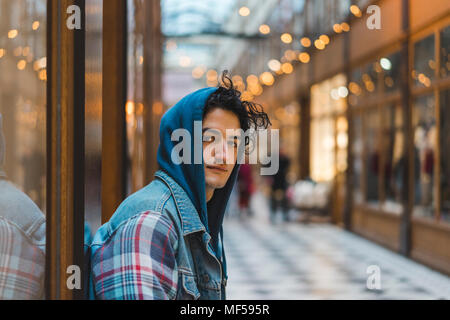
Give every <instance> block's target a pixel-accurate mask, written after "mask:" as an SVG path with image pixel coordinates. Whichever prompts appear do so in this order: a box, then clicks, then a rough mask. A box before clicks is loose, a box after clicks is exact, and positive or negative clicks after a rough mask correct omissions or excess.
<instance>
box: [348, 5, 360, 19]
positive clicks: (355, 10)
mask: <svg viewBox="0 0 450 320" xmlns="http://www.w3.org/2000/svg"><path fill="white" fill-rule="evenodd" d="M350 12H351V13H353V15H354V16H355V17H358V18H361V16H362V12H361V9H359V7H358V6H357V5H351V6H350Z"/></svg>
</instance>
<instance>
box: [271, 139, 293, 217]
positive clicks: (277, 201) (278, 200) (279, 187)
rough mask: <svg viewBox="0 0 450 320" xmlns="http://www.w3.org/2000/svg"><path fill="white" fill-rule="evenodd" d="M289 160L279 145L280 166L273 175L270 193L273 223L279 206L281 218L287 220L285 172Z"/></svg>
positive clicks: (287, 206)
mask: <svg viewBox="0 0 450 320" xmlns="http://www.w3.org/2000/svg"><path fill="white" fill-rule="evenodd" d="M289 166H290V160H289V158H288V156H287V154H286V152H285V150H284V147H283V146H280V166H279V169H278V172H277V173H276V174H275V175H274V176H273V180H272V185H271V195H270V207H271V211H270V220H271V221H272V223H275V217H276V214H277V212H278V209H280V208H281V210H282V213H283V220H284V221H286V222H287V221H289V202H288V198H287V189H288V187H289V185H288V182H287V180H286V176H287V172H288V170H289Z"/></svg>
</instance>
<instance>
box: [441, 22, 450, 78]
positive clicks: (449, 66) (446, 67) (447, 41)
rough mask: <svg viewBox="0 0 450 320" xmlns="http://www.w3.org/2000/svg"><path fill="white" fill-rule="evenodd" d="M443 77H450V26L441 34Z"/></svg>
mask: <svg viewBox="0 0 450 320" xmlns="http://www.w3.org/2000/svg"><path fill="white" fill-rule="evenodd" d="M440 73H441V77H442V78H445V77H448V76H449V75H450V26H448V27H447V28H445V29H444V30H442V32H441V71H440Z"/></svg>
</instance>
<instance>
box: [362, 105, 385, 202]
mask: <svg viewBox="0 0 450 320" xmlns="http://www.w3.org/2000/svg"><path fill="white" fill-rule="evenodd" d="M365 127H366V139H365V140H366V148H367V149H366V150H367V151H366V166H367V167H366V181H367V183H366V201H367V202H368V203H372V204H373V203H378V201H379V200H380V199H379V192H378V190H379V185H380V181H379V180H380V174H379V172H380V165H381V163H380V162H381V157H380V150H381V149H380V147H381V141H380V136H379V134H378V132H379V129H380V114H379V112H378V110H377V109H376V108H373V109H371V110H370V111H369V112H367V114H366V121H365Z"/></svg>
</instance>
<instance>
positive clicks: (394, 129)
mask: <svg viewBox="0 0 450 320" xmlns="http://www.w3.org/2000/svg"><path fill="white" fill-rule="evenodd" d="M383 113H384V114H383V116H384V119H383V123H384V128H383V137H382V139H383V144H384V145H383V146H384V157H385V158H384V170H383V174H384V190H385V198H386V201H385V203H384V206H385V207H386V209H387V210H389V211H390V212H395V213H398V214H400V213H401V205H400V203H401V202H402V191H403V176H404V168H405V156H404V154H403V149H404V136H403V115H402V109H401V107H400V106H396V105H388V106H386V107H384V108H383Z"/></svg>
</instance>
